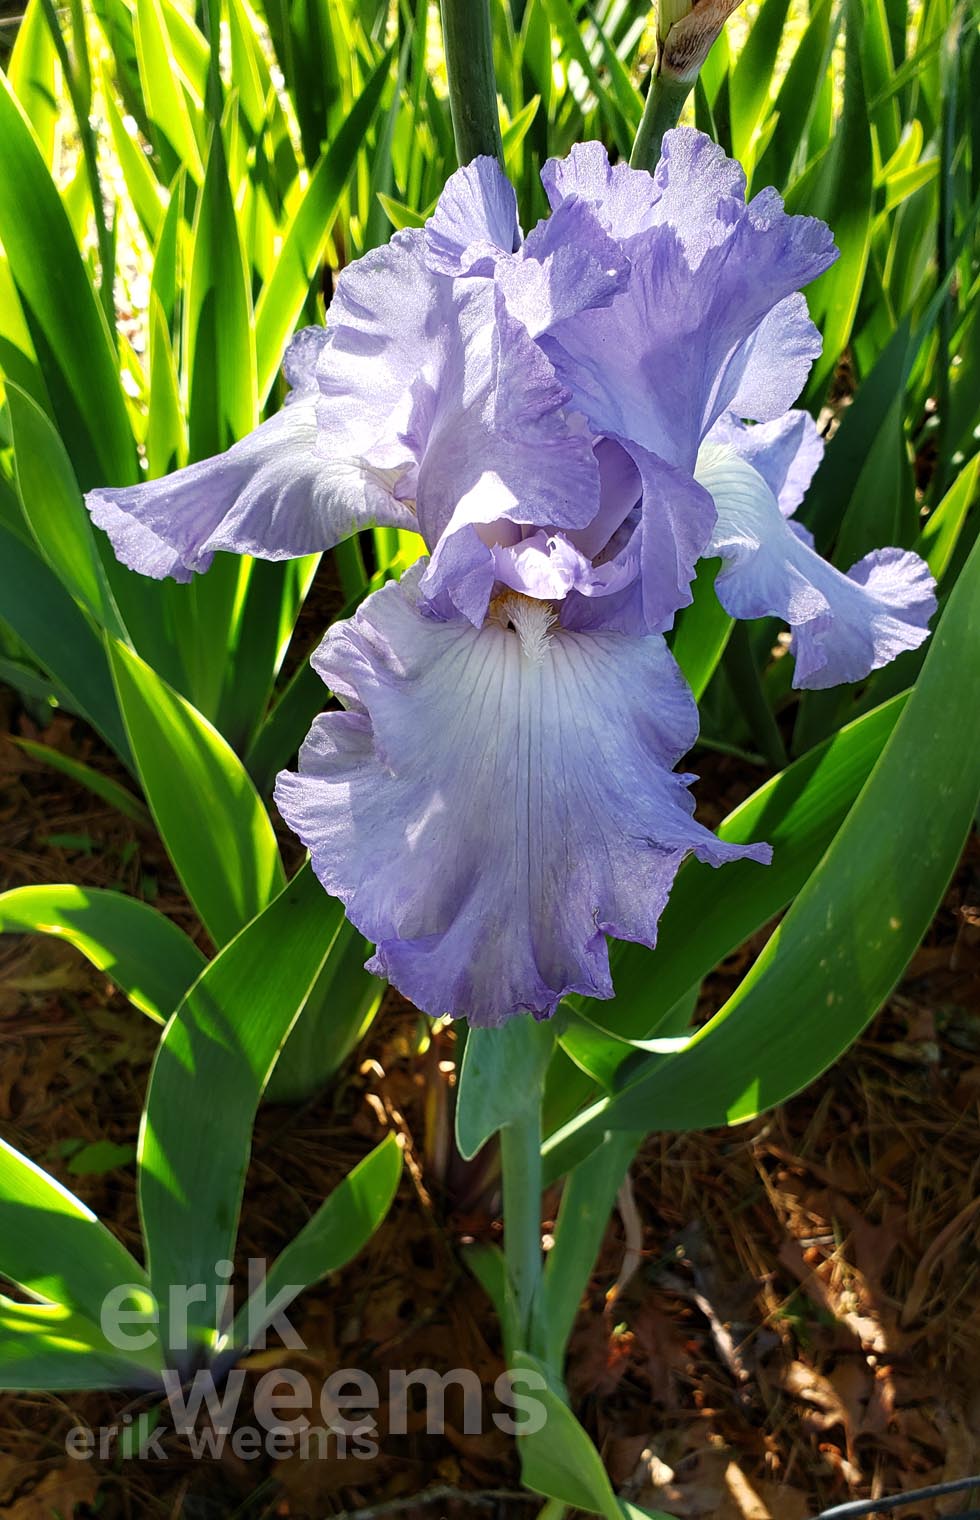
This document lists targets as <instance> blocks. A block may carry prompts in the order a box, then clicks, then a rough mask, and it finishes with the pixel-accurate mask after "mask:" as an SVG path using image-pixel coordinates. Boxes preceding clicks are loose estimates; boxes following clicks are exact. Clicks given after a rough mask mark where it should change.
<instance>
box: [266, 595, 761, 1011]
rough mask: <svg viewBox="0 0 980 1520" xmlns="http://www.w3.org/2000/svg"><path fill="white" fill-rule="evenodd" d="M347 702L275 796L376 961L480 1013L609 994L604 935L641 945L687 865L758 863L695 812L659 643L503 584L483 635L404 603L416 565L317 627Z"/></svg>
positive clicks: (685, 716)
mask: <svg viewBox="0 0 980 1520" xmlns="http://www.w3.org/2000/svg"><path fill="white" fill-rule="evenodd" d="M314 663H315V665H316V668H317V669H318V671H319V672H320V674H321V675H322V676H323V678H324V680H325V681H326V682H327V683H328V684H329V685H330V687H331V688H332V689H333V690H334V691H335V692H336V693H337V694H338V696H340V698H341V700H342V701H343V702H344V703H345V704H346V706H347V707H348V709H349V710H348V711H347V712H344V713H327V714H325V715H324V716H323V717H321V718H319V719H318V720H317V722H316V723H315V725H314V727H313V730H312V732H311V734H310V736H309V738H308V739H307V742H306V744H305V745H304V747H303V750H302V751H301V754H300V769H299V774H298V775H294V774H290V773H288V772H284V773H283V774H282V775H281V776H280V777H279V780H278V783H277V787H276V800H277V803H278V805H279V808H280V811H281V812H282V814H283V817H284V818H285V819H286V821H287V823H288V824H289V825H290V827H291V828H293V829H294V830H295V832H296V833H297V834H299V836H300V838H301V839H302V840H303V842H304V843H305V844H306V845H307V846H308V847H309V849H310V851H311V854H312V857H313V866H314V870H315V871H316V873H317V875H318V876H319V878H320V880H321V881H322V882H323V885H324V886H325V887H326V889H327V891H328V892H331V893H333V894H334V895H336V896H338V897H340V898H341V899H342V900H343V902H344V903H345V905H346V907H347V910H348V914H349V916H350V918H351V919H352V921H353V922H354V923H355V924H356V925H357V926H358V927H359V928H360V929H361V930H362V932H363V933H365V934H366V935H368V937H369V938H371V939H373V940H374V942H375V943H376V945H377V952H376V955H375V957H374V959H373V961H372V962H370V966H371V969H373V970H375V971H377V972H378V973H379V974H381V975H385V976H387V977H389V978H390V979H391V981H392V982H393V983H394V984H395V986H396V987H398V988H399V989H400V990H401V991H402V992H403V993H405V995H406V996H407V997H410V998H411V999H412V1000H413V1001H414V1002H415V1003H416V1004H417V1005H418V1007H420V1008H422V1009H423V1010H425V1011H426V1012H428V1013H431V1014H434V1015H438V1014H445V1013H451V1014H453V1015H460V1014H465V1015H467V1016H468V1017H469V1019H470V1021H471V1022H472V1023H474V1024H480V1025H495V1024H500V1023H502V1022H503V1021H504V1020H506V1019H507V1018H509V1017H511V1016H512V1015H514V1014H516V1013H520V1012H522V1011H530V1012H531V1013H533V1014H535V1015H536V1016H537V1017H539V1018H540V1017H547V1016H548V1015H549V1014H551V1013H553V1012H554V1010H555V1008H556V1007H557V1004H558V1002H559V1000H560V999H561V998H562V997H563V996H564V995H565V993H567V992H572V991H576V992H582V993H587V994H590V995H592V996H596V997H610V996H612V993H613V988H612V983H611V980H610V973H609V959H608V952H607V946H606V941H605V936H606V935H607V934H612V935H615V936H616V937H619V938H622V939H635V940H641V941H643V942H644V943H647V944H652V943H653V942H654V940H655V938H656V926H657V919H658V918H659V915H660V913H661V911H662V909H663V906H664V904H665V902H666V899H667V895H668V892H669V890H670V886H671V883H672V881H673V878H674V875H675V873H676V871H677V868H678V866H679V865H680V863H681V861H682V860H683V858H684V856H685V855H686V854H688V853H689V852H690V851H694V852H695V853H696V854H697V855H698V856H699V857H700V858H701V859H704V860H709V861H711V862H712V864H715V865H718V864H721V863H723V862H724V861H726V860H729V859H733V858H735V857H737V856H740V855H749V856H751V857H752V858H754V859H757V860H766V859H768V854H769V852H768V850H767V848H766V847H765V846H763V845H753V846H750V847H748V848H745V849H742V848H737V847H733V846H729V845H725V844H722V843H721V842H720V841H719V840H718V839H716V838H715V836H714V835H713V834H711V833H709V832H708V830H706V829H705V828H703V827H702V826H701V825H700V824H698V823H696V822H695V821H694V819H693V818H692V816H691V814H692V811H693V802H692V799H691V797H690V794H689V792H688V790H687V783H688V782H689V781H690V780H691V779H692V778H690V777H687V776H680V775H675V774H674V773H673V772H672V771H671V769H670V767H671V766H672V765H673V764H674V763H675V762H676V761H677V759H678V758H679V757H680V755H681V754H682V753H683V752H685V751H686V750H687V749H688V748H689V747H690V745H691V743H692V742H693V739H694V737H695V735H696V730H697V714H696V707H695V704H694V701H693V699H692V697H691V695H690V692H689V691H688V689H687V687H686V686H685V684H684V681H683V679H682V677H681V675H680V673H679V671H678V670H677V667H676V666H675V664H674V662H673V660H672V659H671V657H670V655H669V654H668V652H667V650H666V647H665V645H664V643H663V641H662V639H660V638H658V637H656V636H648V637H642V638H628V637H625V636H622V635H618V634H589V635H582V634H576V633H570V632H567V631H565V630H562V629H560V628H557V627H555V626H553V623H552V615H551V613H550V611H549V609H548V608H547V606H546V604H543V603H534V602H531V601H529V600H528V599H527V598H524V597H508V598H504V599H502V601H501V602H500V603H499V604H498V605H497V608H496V616H494V617H493V618H492V620H490V621H488V623H487V624H486V626H485V627H483V628H482V629H479V630H478V629H475V628H473V627H472V626H471V625H469V624H468V623H466V622H465V621H462V620H459V621H456V622H453V623H439V622H434V621H432V620H431V619H427V618H425V617H424V616H422V615H421V613H420V610H419V607H418V604H417V595H416V586H415V581H414V577H413V575H412V572H410V573H409V576H408V577H406V579H405V580H404V581H403V582H402V583H400V584H398V585H394V584H392V585H389V586H386V587H385V588H384V589H383V590H381V591H379V592H376V593H375V595H374V596H372V597H370V598H369V599H368V601H367V602H365V603H364V605H363V607H362V608H361V609H360V611H359V612H358V614H357V616H356V617H355V618H354V619H352V620H351V621H350V622H346V623H343V624H339V625H337V626H335V627H334V628H333V629H331V631H330V633H329V634H328V635H327V638H326V639H325V641H324V643H323V645H322V646H321V649H320V651H319V654H318V656H317V657H316V659H315V662H314Z"/></svg>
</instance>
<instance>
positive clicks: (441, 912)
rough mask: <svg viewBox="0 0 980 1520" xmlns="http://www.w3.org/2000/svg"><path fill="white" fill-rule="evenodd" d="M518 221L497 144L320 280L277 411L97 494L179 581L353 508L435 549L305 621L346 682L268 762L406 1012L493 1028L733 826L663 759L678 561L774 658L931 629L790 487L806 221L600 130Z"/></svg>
mask: <svg viewBox="0 0 980 1520" xmlns="http://www.w3.org/2000/svg"><path fill="white" fill-rule="evenodd" d="M542 177H543V180H544V185H545V189H546V191H547V194H548V198H549V201H550V203H551V215H550V217H549V218H548V219H547V220H545V221H543V222H541V223H540V224H539V225H538V226H537V227H535V228H534V229H533V230H532V231H531V232H530V233H529V234H528V236H527V237H526V238H525V237H524V236H523V234H522V232H521V229H520V227H519V226H518V221H517V214H516V200H515V196H514V192H513V189H512V188H511V186H510V185H509V184H508V182H507V181H506V179H505V178H504V176H503V174H502V173H501V171H500V169H499V167H498V165H497V163H496V161H495V160H493V159H489V158H484V159H477V160H476V161H475V162H473V163H472V164H470V165H468V166H467V167H466V168H464V169H461V170H459V171H458V172H457V173H456V174H455V175H453V177H452V179H451V180H450V181H449V183H448V184H447V186H446V189H445V191H444V193H443V195H442V197H441V199H440V201H439V205H438V207H437V210H436V212H435V214H434V216H433V217H432V219H431V220H430V221H429V222H428V224H427V225H426V227H425V228H424V229H420V230H418V231H415V230H412V231H405V232H400V233H397V234H396V235H395V237H394V238H393V239H392V241H391V243H390V244H389V246H388V247H386V248H383V249H379V250H377V251H376V252H373V253H370V254H368V255H367V256H366V257H365V258H363V259H360V260H359V261H358V262H357V263H355V264H353V265H351V266H350V267H349V268H348V269H346V270H345V271H344V272H343V273H342V275H341V276H340V278H339V280H338V284H337V292H336V296H335V298H334V301H333V304H332V306H331V308H330V313H329V319H328V322H327V326H326V328H325V329H322V330H320V329H309V330H307V331H304V332H302V333H300V334H299V335H298V337H297V338H296V339H295V340H294V342H293V344H292V345H291V347H290V350H289V352H288V354H287V358H286V376H287V378H288V380H289V382H290V385H291V387H292V393H291V396H290V399H289V402H288V404H287V406H286V407H285V409H284V410H283V411H282V412H281V413H280V414H279V415H278V416H276V417H274V418H272V420H271V421H269V422H266V423H264V424H263V425H262V426H261V427H259V428H258V429H257V430H256V431H255V432H254V433H252V434H251V435H249V437H247V438H245V439H243V440H242V441H241V442H240V443H238V444H236V445H235V446H234V447H233V448H232V449H230V450H229V451H228V452H227V453H226V454H224V455H222V456H220V457H219V458H216V459H211V460H207V461H205V462H203V463H200V464H196V465H192V466H190V467H189V468H188V469H185V470H182V471H179V472H178V473H177V474H175V475H173V476H171V477H169V478H167V479H165V480H160V481H153V482H149V483H146V484H143V485H140V486H137V487H133V488H129V489H126V490H118V491H116V490H102V491H98V492H94V493H93V494H92V495H91V496H90V498H89V506H90V509H91V512H92V516H93V518H94V520H95V521H96V522H97V523H98V524H100V526H102V527H103V528H105V529H106V530H107V532H108V533H109V535H110V537H111V539H112V542H113V544H114V546H115V549H116V552H117V554H118V555H119V557H120V558H121V559H123V560H124V561H125V562H126V563H127V564H129V565H131V566H132V567H133V568H135V569H137V570H140V571H142V572H144V573H145V574H148V575H154V576H164V575H171V576H173V577H175V578H176V579H179V580H186V579H188V578H189V577H190V575H191V574H192V573H193V572H194V571H203V570H206V569H207V567H208V565H209V564H210V562H211V558H212V555H213V554H214V553H215V551H217V550H230V551H233V552H237V553H249V554H256V555H260V556H263V557H266V558H271V559H281V558H284V557H290V556H295V555H301V554H307V553H310V552H311V551H315V550H320V549H326V548H328V547H329V546H331V545H332V544H335V543H336V542H337V541H338V540H339V539H340V538H342V537H343V536H344V535H346V534H349V533H353V532H356V531H357V530H358V529H360V528H364V527H367V526H369V525H371V524H374V523H380V524H390V525H394V526H398V527H406V528H414V529H416V530H417V531H418V532H419V533H421V535H422V537H423V538H424V540H425V542H426V545H427V547H428V550H429V554H428V557H427V558H426V559H424V560H422V561H420V562H419V564H418V565H417V566H416V567H414V568H413V570H412V571H410V572H409V573H408V574H407V575H406V576H405V577H404V578H403V579H402V581H401V582H400V583H398V584H395V583H392V584H389V585H387V586H386V587H385V588H384V589H383V590H381V591H378V592H376V593H375V594H374V595H373V596H371V597H369V598H368V599H367V601H366V602H365V603H364V604H363V606H362V607H361V609H360V610H359V611H358V613H357V614H356V616H355V617H353V618H352V619H350V620H349V621H346V622H342V623H339V624H336V625H335V626H334V627H332V628H331V629H330V631H329V632H328V634H327V636H326V638H325V639H324V641H323V644H322V645H321V647H320V649H319V651H318V652H317V654H316V655H315V657H314V665H315V668H316V669H317V671H318V672H319V674H320V675H321V676H322V677H323V680H324V682H325V684H326V685H327V687H329V689H330V690H331V691H332V692H333V693H334V694H335V695H336V697H338V698H339V700H340V702H341V703H342V704H343V709H344V710H343V711H331V712H327V713H325V714H324V715H323V716H321V717H320V718H318V719H317V720H316V722H315V724H314V726H313V729H312V731H311V733H310V735H309V737H308V739H307V741H306V743H305V744H304V746H303V749H302V751H301V753H300V757H299V769H298V772H297V773H290V772H284V773H283V774H282V775H281V776H280V777H279V781H278V784H277V787H276V800H277V802H278V805H279V808H280V810H281V812H282V814H283V817H284V818H285V819H286V821H287V822H288V823H289V824H290V826H291V827H292V828H293V829H294V830H295V831H296V833H297V834H298V835H299V836H300V838H301V839H302V840H303V842H304V843H305V844H306V845H307V846H308V848H309V850H310V853H311V856H312V860H313V866H314V869H315V871H316V873H317V875H318V876H319V878H320V880H321V881H322V883H323V885H324V886H325V887H326V889H327V891H329V892H331V893H333V894H335V895H336V896H338V897H340V898H341V899H342V900H343V902H344V903H345V905H346V908H347V912H348V915H349V916H350V918H351V919H352V921H353V922H354V923H355V924H356V925H357V927H358V928H359V929H360V930H361V931H362V932H363V933H364V934H366V935H367V936H368V937H369V938H370V939H372V940H373V941H374V943H375V944H376V946H377V950H376V953H375V956H374V958H373V960H372V961H371V962H370V963H369V964H370V966H371V969H373V970H375V971H377V972H378V973H379V974H380V975H384V976H387V977H389V978H390V979H391V981H392V982H393V983H394V984H395V986H397V987H398V988H400V990H401V991H402V992H404V993H405V994H406V995H407V996H408V997H410V998H411V999H412V1000H413V1001H414V1002H415V1003H416V1004H417V1005H418V1006H419V1007H420V1008H422V1009H424V1010H425V1011H427V1012H429V1013H431V1014H434V1015H441V1014H446V1013H450V1014H454V1015H458V1014H465V1015H467V1016H468V1017H469V1018H470V1020H471V1022H473V1023H475V1024H484V1025H488V1024H498V1023H501V1022H503V1021H504V1020H505V1019H507V1018H509V1017H511V1016H512V1015H514V1014H516V1013H518V1012H521V1011H523V1010H527V1011H530V1012H531V1013H533V1014H534V1015H535V1016H536V1017H546V1016H548V1015H549V1014H551V1013H553V1012H554V1010H555V1008H556V1007H557V1005H558V1002H559V1001H560V999H561V998H562V997H563V996H564V995H565V994H566V993H568V992H579V993H585V994H589V995H591V996H594V997H610V996H612V993H613V987H612V982H611V979H610V971H609V958H608V950H607V943H606V937H607V936H610V935H611V936H614V937H617V938H621V939H631V940H639V941H641V942H643V943H645V944H648V945H652V944H653V943H654V942H655V939H656V931H657V920H658V918H659V915H660V913H661V911H662V909H663V907H664V904H665V902H666V900H667V896H668V894H669V892H670V888H671V884H672V882H673V879H674V876H675V874H676V872H677V869H678V867H679V866H680V864H681V862H682V861H683V860H684V858H685V856H686V855H688V854H689V853H694V854H696V855H697V856H698V857H699V858H700V859H702V860H705V861H709V862H710V863H711V864H713V865H721V864H723V863H724V862H725V861H727V860H731V859H733V858H735V857H738V856H745V855H748V856H749V857H750V858H752V859H754V860H758V861H760V862H761V861H765V860H767V859H768V858H769V851H768V848H767V846H765V845H763V844H754V845H751V846H748V847H736V846H732V845H727V844H723V843H722V842H721V841H719V840H718V839H717V838H716V837H715V836H714V835H713V834H712V833H710V832H709V831H708V830H707V829H705V828H703V827H702V826H701V825H700V824H699V823H697V822H696V821H695V820H694V818H693V816H692V815H693V802H692V799H691V795H690V792H689V790H688V784H689V782H690V781H691V780H692V779H693V778H692V777H690V776H685V775H679V774H677V773H676V772H675V771H674V766H675V765H676V763H677V761H678V760H679V759H680V758H681V757H682V756H683V755H684V754H685V753H686V752H687V751H688V750H689V749H690V748H691V746H692V744H693V743H694V741H695V739H696V736H697V710H696V705H695V702H694V699H693V697H692V695H691V693H690V691H689V690H688V688H687V686H686V684H685V682H684V680H683V677H682V676H681V673H680V671H679V669H678V667H677V665H676V663H675V662H674V660H673V659H672V657H671V655H670V653H669V651H668V649H667V647H666V644H665V643H664V639H663V634H664V632H665V631H666V630H668V629H669V628H670V627H671V625H672V623H673V620H674V617H675V615H676V613H677V612H678V610H679V609H680V608H682V607H683V606H685V605H686V604H687V603H689V602H690V600H691V590H690V587H691V582H692V580H693V577H694V574H695V569H696V565H697V562H698V560H699V558H701V557H702V556H717V557H720V558H721V560H722V561H723V566H722V569H721V571H720V573H719V575H718V578H717V583H716V586H717V593H718V596H719V598H720V600H721V602H722V604H723V606H724V607H725V608H726V609H727V610H728V611H729V612H730V613H732V614H733V615H734V616H736V617H744V618H753V617H761V616H764V615H774V616H777V617H780V618H783V619H785V621H786V622H788V623H789V625H790V627H791V629H792V652H793V654H794V656H795V662H796V667H795V680H796V684H797V685H798V686H805V687H811V688H813V687H826V686H831V685H834V684H836V683H837V682H841V681H854V680H858V679H860V678H861V677H863V676H866V675H867V674H868V673H869V672H870V671H872V670H874V669H876V668H878V667H879V666H881V665H882V664H884V663H885V662H886V661H888V660H890V659H892V658H893V657H894V656H895V655H897V654H898V653H900V652H901V651H902V650H903V649H911V648H915V647H916V646H917V645H918V644H920V643H921V642H922V640H923V639H924V638H925V637H926V635H927V623H928V619H929V617H930V615H931V613H932V612H933V610H934V607H935V599H934V595H933V590H934V588H933V583H932V580H931V578H930V576H929V573H928V571H927V569H926V567H925V566H924V564H923V563H922V562H921V560H919V559H918V558H917V557H916V556H915V555H913V554H910V553H906V552H904V551H901V550H898V549H885V550H882V551H878V552H876V553H874V554H870V555H868V556H867V557H866V558H864V559H863V560H861V561H860V562H859V563H858V564H857V565H855V566H854V567H853V568H852V569H851V570H850V571H849V572H848V573H847V574H846V575H845V574H842V573H841V572H840V571H838V570H836V569H835V568H834V567H833V566H831V565H830V564H828V563H827V562H826V561H825V560H823V559H822V558H820V556H819V555H818V554H816V552H815V551H814V549H813V546H812V542H811V540H810V538H809V535H808V534H807V532H806V530H805V529H804V528H802V527H801V526H800V525H799V524H797V523H795V522H794V520H793V513H794V511H795V509H796V508H797V506H798V505H799V503H800V501H801V500H802V497H803V493H804V491H805V489H806V486H807V484H808V482H809V480H810V478H811V476H812V474H813V472H814V470H815V468H816V466H817V464H818V462H819V459H820V455H821V451H822V443H821V440H820V438H819V436H818V434H817V432H816V429H815V427H814V425H813V422H812V421H811V419H810V418H809V416H808V415H807V414H806V413H804V412H799V411H792V410H790V409H789V408H790V407H791V406H792V403H793V401H794V399H795V398H796V397H797V396H798V395H799V392H800V390H801V388H802V386H803V383H804V381H805V378H806V375H807V372H808V370H809V367H810V365H811V363H812V361H813V359H814V358H815V357H816V355H817V353H818V352H819V349H820V340H819V336H818V334H817V332H816V330H815V328H814V327H813V324H812V323H811V322H810V319H809V317H808V314H807V308H806V302H805V300H804V298H803V296H802V295H800V294H799V293H798V292H799V289H800V287H801V286H802V285H804V284H806V282H807V281H809V280H812V279H813V278H815V277H816V276H817V275H819V274H820V273H821V272H822V271H823V270H824V269H826V268H827V266H828V265H829V264H830V263H831V262H832V260H833V259H834V257H835V255H836V250H835V248H834V245H833V241H832V238H831V236H830V233H829V231H828V229H827V228H826V227H825V226H824V225H823V224H822V223H821V222H818V221H815V220H813V219H812V218H808V217H798V216H793V217H791V216H787V215H786V214H785V212H784V210H783V207H782V204H781V202H780V200H779V197H778V196H777V195H776V194H775V193H774V192H773V191H771V190H766V191H763V192H762V193H761V194H760V195H758V196H756V197H755V198H754V199H753V200H752V201H751V202H749V203H748V204H746V202H745V181H744V177H743V175H742V172H741V170H740V169H739V167H738V165H737V164H735V163H733V162H732V161H731V160H729V159H727V158H726V157H725V156H724V154H723V153H722V152H721V150H720V149H719V148H717V147H716V146H715V145H714V144H713V143H712V142H711V141H710V140H709V139H708V138H706V137H704V136H702V135H701V134H699V133H697V132H694V131H690V130H677V131H673V132H670V133H668V134H667V136H666V138H665V140H664V150H663V156H662V158H661V160H660V162H659V165H658V166H657V170H656V173H655V174H653V175H650V174H648V173H646V172H644V171H640V170H634V169H630V168H628V167H627V166H625V165H617V166H616V167H611V166H610V164H609V161H608V159H607V156H606V153H605V151H604V149H603V148H602V147H601V146H600V145H599V144H597V143H589V144H584V145H582V146H580V147H577V148H574V149H573V150H572V152H571V154H570V155H569V156H568V158H566V159H564V160H562V161H557V160H552V161H550V162H549V163H548V164H546V166H545V168H544V171H543V176H542Z"/></svg>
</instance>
